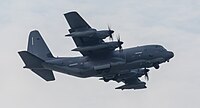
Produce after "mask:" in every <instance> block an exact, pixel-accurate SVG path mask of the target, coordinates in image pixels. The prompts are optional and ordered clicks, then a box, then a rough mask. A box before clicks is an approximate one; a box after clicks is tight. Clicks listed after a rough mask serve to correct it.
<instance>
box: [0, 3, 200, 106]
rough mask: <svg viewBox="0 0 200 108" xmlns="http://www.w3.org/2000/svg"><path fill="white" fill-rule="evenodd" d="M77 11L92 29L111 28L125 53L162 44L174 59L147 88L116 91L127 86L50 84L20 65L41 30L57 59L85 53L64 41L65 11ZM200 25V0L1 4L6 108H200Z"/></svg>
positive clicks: (61, 78) (1, 92)
mask: <svg viewBox="0 0 200 108" xmlns="http://www.w3.org/2000/svg"><path fill="white" fill-rule="evenodd" d="M72 10H76V11H78V12H79V13H80V15H81V16H82V17H83V18H84V19H85V20H86V21H87V22H88V23H89V24H90V25H91V26H92V27H94V28H97V29H106V28H107V25H110V26H111V27H112V29H114V30H115V35H117V34H120V35H121V39H122V41H124V44H123V47H124V48H128V47H133V46H138V45H146V44H160V45H163V46H164V47H165V48H166V49H168V50H171V51H173V52H174V53H175V57H174V58H173V59H172V60H171V61H170V62H169V63H165V64H162V65H161V68H160V69H159V70H155V69H153V68H152V69H151V72H150V80H149V81H148V82H147V87H148V88H147V89H143V90H136V91H134V90H124V91H121V90H115V89H114V88H115V87H117V86H120V85H122V84H121V83H120V84H117V83H115V82H109V83H105V82H103V81H99V80H98V79H97V78H87V79H81V78H77V77H73V76H69V75H64V74H60V73H55V76H56V81H54V82H45V81H44V80H42V79H41V78H40V77H38V76H37V75H35V74H34V73H32V72H31V71H30V70H28V69H23V68H22V67H23V66H24V63H23V62H22V60H21V59H20V58H19V56H18V54H17V52H18V51H21V50H26V47H27V40H28V34H29V32H30V31H32V30H35V29H37V30H39V31H40V33H41V34H42V35H43V38H44V39H45V41H46V43H47V44H48V46H49V47H50V49H51V51H52V53H53V54H54V55H55V56H80V54H79V53H77V52H72V51H70V50H71V49H73V48H75V45H74V43H73V41H72V39H70V38H65V37H64V35H65V34H67V33H68V29H69V26H68V24H67V23H66V20H65V18H64V16H63V14H64V13H66V12H69V11H72ZM199 27H200V1H199V0H129V1H123V0H115V1H114V0H112V1H111V0H98V1H97V0H51V1H50V0H0V35H1V39H0V49H1V53H0V54H1V56H0V60H1V66H0V67H1V74H0V107H1V108H102V107H104V108H199V107H200V102H199V100H200V71H199V61H200V56H199V55H200V48H199V47H200V29H199ZM142 80H144V78H142Z"/></svg>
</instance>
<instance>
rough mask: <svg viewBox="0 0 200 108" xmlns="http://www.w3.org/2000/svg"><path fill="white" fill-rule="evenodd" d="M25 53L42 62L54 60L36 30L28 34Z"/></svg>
mask: <svg viewBox="0 0 200 108" xmlns="http://www.w3.org/2000/svg"><path fill="white" fill-rule="evenodd" d="M27 51H28V52H30V53H31V54H33V55H35V56H37V57H39V58H41V59H43V60H48V59H50V58H54V57H53V55H52V53H51V52H50V50H49V48H48V47H47V45H46V43H45V41H44V40H43V38H42V36H41V35H40V33H39V32H38V31H37V30H34V31H31V32H30V34H29V40H28V48H27Z"/></svg>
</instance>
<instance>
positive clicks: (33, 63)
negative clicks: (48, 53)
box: [18, 51, 44, 69]
mask: <svg viewBox="0 0 200 108" xmlns="http://www.w3.org/2000/svg"><path fill="white" fill-rule="evenodd" d="M18 53H19V55H20V57H21V58H22V60H23V61H24V63H25V65H26V66H25V67H24V68H29V69H35V68H36V69H38V68H43V66H42V63H43V62H44V60H42V59H40V58H39V57H37V56H35V55H33V54H31V53H30V52H28V51H21V52H18Z"/></svg>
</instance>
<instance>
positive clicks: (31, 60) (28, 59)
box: [18, 51, 55, 81]
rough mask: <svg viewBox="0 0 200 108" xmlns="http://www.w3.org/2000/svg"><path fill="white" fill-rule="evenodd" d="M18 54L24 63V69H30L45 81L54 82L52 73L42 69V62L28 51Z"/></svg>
mask: <svg viewBox="0 0 200 108" xmlns="http://www.w3.org/2000/svg"><path fill="white" fill-rule="evenodd" d="M18 53H19V55H20V57H21V58H22V60H23V61H24V63H25V66H24V68H29V69H31V70H32V71H33V72H34V73H35V74H37V75H39V76H40V77H41V78H43V79H44V80H46V81H53V80H55V78H54V75H53V72H52V71H51V70H47V69H44V67H43V66H42V63H44V62H45V61H44V60H42V59H40V58H39V57H37V56H35V55H33V54H31V53H30V52H28V51H21V52H18Z"/></svg>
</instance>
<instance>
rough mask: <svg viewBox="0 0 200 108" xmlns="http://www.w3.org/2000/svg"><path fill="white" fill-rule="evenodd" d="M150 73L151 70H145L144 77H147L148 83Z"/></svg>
mask: <svg viewBox="0 0 200 108" xmlns="http://www.w3.org/2000/svg"><path fill="white" fill-rule="evenodd" d="M148 72H149V69H145V70H144V76H145V79H146V80H147V81H149V75H148Z"/></svg>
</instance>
